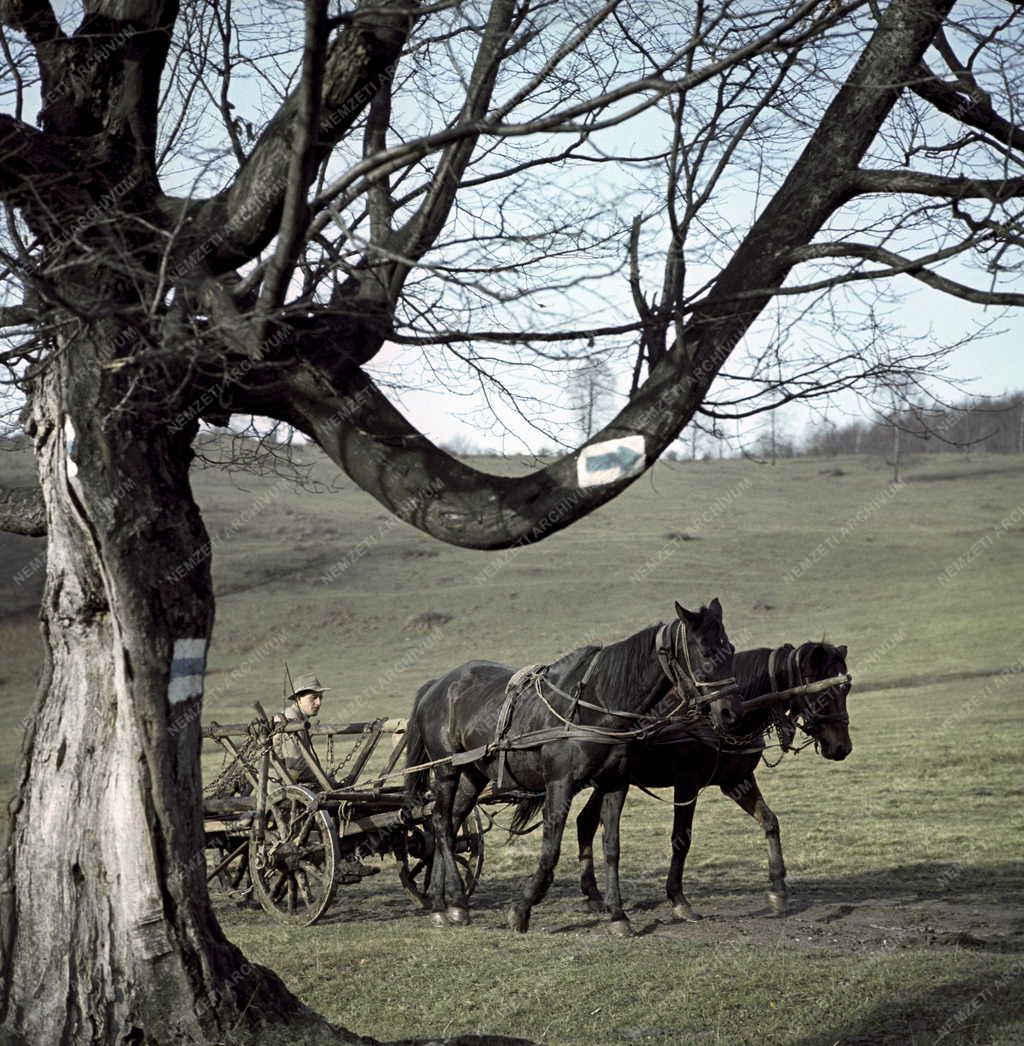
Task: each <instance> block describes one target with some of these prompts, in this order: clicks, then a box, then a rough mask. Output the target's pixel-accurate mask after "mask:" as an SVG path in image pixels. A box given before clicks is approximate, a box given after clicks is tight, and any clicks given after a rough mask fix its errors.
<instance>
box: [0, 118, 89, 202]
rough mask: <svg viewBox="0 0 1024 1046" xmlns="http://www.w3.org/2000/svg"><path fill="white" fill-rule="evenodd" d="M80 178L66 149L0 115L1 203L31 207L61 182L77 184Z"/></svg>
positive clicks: (39, 133)
mask: <svg viewBox="0 0 1024 1046" xmlns="http://www.w3.org/2000/svg"><path fill="white" fill-rule="evenodd" d="M80 177H81V172H77V174H76V172H75V171H74V163H73V160H71V158H69V157H68V154H67V149H66V148H61V147H58V146H56V145H54V143H53V141H52V140H51V139H50V138H49V137H48V136H47V135H45V134H43V132H42V131H37V130H36V129H35V128H34V127H30V126H29V125H28V124H27V123H22V121H21V120H15V119H14V117H13V116H8V115H7V114H6V113H0V200H3V201H4V202H6V203H11V204H14V205H20V204H24V203H31V202H34V201H35V200H37V199H39V198H40V197H44V196H51V194H52V193H53V192H54V191H56V189H57V187H58V181H59V180H61V179H64V180H68V181H70V180H72V178H74V180H75V181H78V180H79V179H80Z"/></svg>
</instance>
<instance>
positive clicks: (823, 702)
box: [788, 643, 853, 760]
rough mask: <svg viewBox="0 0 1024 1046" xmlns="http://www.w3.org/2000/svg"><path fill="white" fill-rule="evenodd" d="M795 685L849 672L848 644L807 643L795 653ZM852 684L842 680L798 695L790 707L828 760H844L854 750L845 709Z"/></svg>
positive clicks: (792, 716) (790, 714)
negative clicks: (813, 691) (828, 686)
mask: <svg viewBox="0 0 1024 1046" xmlns="http://www.w3.org/2000/svg"><path fill="white" fill-rule="evenodd" d="M794 657H795V669H796V671H795V676H796V678H795V680H794V685H795V686H799V685H801V684H804V683H816V682H818V681H819V680H821V679H831V678H833V677H834V676H842V675H846V674H847V672H846V647H845V646H833V645H832V644H831V643H804V644H803V645H802V646H800V647H798V648H797V649H796V651H795V652H794ZM849 692H850V684H849V683H841V684H840V685H838V686H834V687H831V688H830V689H829V690H825V691H823V692H822V693H820V694H807V695H805V696H803V697H796V698H794V699H793V700H792V702H791V703H790V706H789V709H788V715H789V718H790V719H792V720H796V721H798V722H799V723H800V724H801V728H802V729H803V731H804V732H805V733H807V734H809V735H810V736H811V737H813V738H814V740H815V741H817V742H818V746H819V748H820V750H821V754H822V755H823V756H824V757H825V758H826V759H834V760H840V759H845V758H846V757H847V756H848V755H849V754H850V753H851V752H852V751H853V742H852V741H851V740H850V717H849V715H848V714H847V711H846V698H847V695H848V694H849Z"/></svg>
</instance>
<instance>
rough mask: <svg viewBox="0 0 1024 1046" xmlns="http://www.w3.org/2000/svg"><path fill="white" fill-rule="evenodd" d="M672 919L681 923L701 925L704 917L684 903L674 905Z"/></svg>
mask: <svg viewBox="0 0 1024 1046" xmlns="http://www.w3.org/2000/svg"><path fill="white" fill-rule="evenodd" d="M672 918H673V919H675V921H676V922H680V923H699V922H700V921H701V919H703V918H704V916H703V915H701V914H700V912H695V911H694V910H693V909H692V908H691V907H690V906H689V905H688V904H686V903H685V902H683V903H680V904H674V905H672Z"/></svg>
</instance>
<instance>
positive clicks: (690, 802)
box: [665, 781, 703, 922]
mask: <svg viewBox="0 0 1024 1046" xmlns="http://www.w3.org/2000/svg"><path fill="white" fill-rule="evenodd" d="M673 796H674V799H675V803H676V807H675V813H674V816H673V818H672V861H671V863H670V864H669V867H668V879H667V880H666V882H665V892H666V893H667V894H668V902H669V904H671V905H672V918H673V919H677V920H679V921H680V922H698V921H699V920H700V919H702V918H703V916H702V915H700V914H699V913H697V912H695V911H694V910H693V908H692V907H691V906H690V902H689V901H688V900H687V899H686V894H684V893H683V868H684V866H685V865H686V855H687V854H688V853H689V852H690V841H691V840H692V839H693V812H694V808H695V807H696V806H697V796H696V794H695V792H694V790H693V789H692V788H690V787H688V786H687V785H685V784H683V783H681V782H678V781H677V782H676V787H675V791H674V793H673ZM682 804H685V805H682Z"/></svg>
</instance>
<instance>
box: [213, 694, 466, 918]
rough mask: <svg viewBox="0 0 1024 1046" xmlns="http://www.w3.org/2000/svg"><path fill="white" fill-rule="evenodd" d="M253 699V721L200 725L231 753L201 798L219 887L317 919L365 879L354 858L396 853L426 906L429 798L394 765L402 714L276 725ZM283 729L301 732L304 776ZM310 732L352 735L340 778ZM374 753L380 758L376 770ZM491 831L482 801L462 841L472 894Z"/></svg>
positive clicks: (460, 855)
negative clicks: (283, 742)
mask: <svg viewBox="0 0 1024 1046" xmlns="http://www.w3.org/2000/svg"><path fill="white" fill-rule="evenodd" d="M256 709H257V712H258V717H257V718H256V719H255V720H253V722H251V723H229V724H224V725H221V724H219V723H216V722H211V723H209V724H208V725H207V726H205V727H204V728H203V731H202V735H203V738H204V740H209V741H212V742H214V743H216V744H218V745H219V746H220V747H221V748H222V749H223V750H224V752H225V754H226V757H227V758H226V762H225V766H224V768H223V769H222V771H221V773H220V774H218V776H217V779H216V780H215V781H214V782H213V783H212V784H211V786H209V787H208V789H207V793H208V794H207V795H206V797H205V800H204V810H203V813H204V827H205V830H206V847H207V849H206V858H207V879H208V882H209V884H210V887H211V891H212V892H214V893H216V892H218V891H219V892H221V893H226V894H228V895H229V896H231V897H232V898H234V899H235V900H236V901H238V902H240V903H248V904H253V903H254V902H258V903H259V905H260V906H262V908H263V909H264V910H265V911H267V912H268V913H269V914H270V915H272V916H273V917H274V918H275V919H277V920H279V921H281V922H284V923H288V924H291V925H300V926H309V925H311V924H312V923H315V922H316V921H317V920H318V919H319V918H321V917H322V916H323V915H324V913H325V912H326V911H327V910H328V909H329V908H330V906H331V902H332V900H333V899H334V895H335V891H336V889H337V888H338V887H339V886H344V885H351V884H353V883H355V882H358V881H359V879H360V878H361V876H360V875H359V874H356V873H355V872H354V870H353V869H355V868H357V867H358V863H362V862H363V861H365V860H367V859H373V858H375V857H388V856H391V857H394V858H395V859H396V860H397V862H398V871H399V876H400V878H401V881H402V885H403V886H404V887H405V888H406V890H407V891H408V892H409V893H410V894H411V895H412V896H413V897H414V898H415V899H416V900H417V901H419V902H420V903H421V904H426V896H427V887H428V885H429V878H430V868H431V860H432V855H433V850H434V847H433V840H432V833H431V830H430V812H431V803H430V802H425V803H417V802H411V801H410V800H409V799H408V797H407V796H406V795H405V782H404V774H403V772H402V770H401V769H396V767H398V765H399V761H400V760H401V759H402V757H403V755H404V752H405V725H406V724H405V720H404V719H378V720H375V721H373V722H367V723H341V724H333V723H316V722H312V721H310V722H308V723H301V722H295V721H289V722H287V723H280V722H278V723H274V722H271V720H270V719H269V717H268V716H267V715H266V713H265V712H264V711H263V709H262V707H260V706H259V705H257V706H256ZM307 730H308V734H307V733H306V731H307ZM279 732H287V733H294V734H295V735H296V740H297V742H298V745H297V747H298V749H299V751H300V754H301V755H302V758H303V760H304V761H305V762H306V765H307V768H308V772H307V773H305V774H303V775H302V777H303V778H304V781H303V782H300V781H299V779H298V776H299V775H297V774H296V773H295V772H294V769H289V767H288V766H287V765H286V764H285V763H284V762H283V761H282V760H281V759H279V758H278V757H277V755H276V754H275V751H274V745H273V739H274V736H275V734H277V733H279ZM306 737H311V738H324V739H327V741H328V744H329V745H330V746H331V747H332V748H333V746H334V744H335V743H336V742H337V741H338V740H341V741H342V743H343V744H345V745H347V747H348V751H347V752H346V754H345V757H344V759H343V761H342V763H341V765H340V766H339V767H337V768H335V771H334V774H333V777H332V778H329V777H328V776H327V774H326V773H325V771H324V769H323V768H322V767H321V765H320V763H319V761H318V760H317V758H316V756H315V755H314V754H313V753H312V752H311V751H310V750H309V748H308V746H307V745H306V743H305V738H306ZM375 756H376V757H377V758H376V760H374V757H375ZM382 757H383V762H382V763H381V759H382ZM328 761H330V760H328ZM372 761H373V762H376V763H377V764H379V765H378V766H377V768H376V769H374V770H373V771H372V772H371V771H370V770H369V769H368V767H369V766H370V764H371V762H372ZM309 778H312V779H313V781H314V782H315V783H310V781H309ZM210 793H213V794H210ZM484 831H485V827H484V818H483V816H482V815H481V813H480V812H479V810H476V809H474V810H473V811H472V812H471V813H470V815H469V817H468V818H467V819H466V822H465V824H464V825H463V826H462V829H461V830H460V832H459V835H458V837H457V839H456V859H457V861H458V863H459V866H460V870H461V873H462V876H463V880H464V882H465V887H466V892H467V894H468V893H471V892H472V891H473V889H474V887H475V886H476V884H477V881H478V880H479V878H480V873H481V870H482V868H483V861H484ZM354 862H356V863H354Z"/></svg>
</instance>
